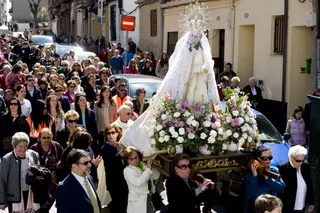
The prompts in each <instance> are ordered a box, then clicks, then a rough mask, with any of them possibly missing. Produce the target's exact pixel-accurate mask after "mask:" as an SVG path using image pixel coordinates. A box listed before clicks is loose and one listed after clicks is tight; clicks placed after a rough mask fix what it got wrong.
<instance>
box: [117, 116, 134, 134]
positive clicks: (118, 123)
mask: <svg viewBox="0 0 320 213" xmlns="http://www.w3.org/2000/svg"><path fill="white" fill-rule="evenodd" d="M113 124H115V125H117V126H118V127H121V128H122V130H123V132H125V131H126V130H127V129H128V128H129V127H130V126H131V125H132V124H133V121H132V120H128V122H127V123H123V122H122V121H121V120H120V117H118V119H117V120H116V121H115V122H113Z"/></svg>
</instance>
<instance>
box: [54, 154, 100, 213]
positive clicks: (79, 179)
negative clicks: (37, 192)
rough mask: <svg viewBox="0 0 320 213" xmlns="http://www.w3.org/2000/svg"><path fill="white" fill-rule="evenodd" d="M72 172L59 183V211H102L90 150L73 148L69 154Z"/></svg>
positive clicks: (57, 198) (83, 212)
mask: <svg viewBox="0 0 320 213" xmlns="http://www.w3.org/2000/svg"><path fill="white" fill-rule="evenodd" d="M67 161H68V165H70V169H71V173H70V174H69V175H68V176H67V177H66V178H65V179H64V180H63V181H62V182H61V183H60V184H59V186H58V188H57V194H56V207H57V213H70V212H77V213H100V212H101V204H100V200H99V198H98V195H97V193H96V190H95V187H94V184H93V181H92V177H91V176H89V173H90V168H91V159H90V155H89V153H88V152H86V151H84V150H79V149H73V150H72V151H71V152H70V153H69V155H68V160H67Z"/></svg>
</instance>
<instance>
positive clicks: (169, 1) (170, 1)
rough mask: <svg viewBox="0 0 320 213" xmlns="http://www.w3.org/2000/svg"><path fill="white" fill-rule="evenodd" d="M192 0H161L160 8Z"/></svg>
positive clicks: (192, 1) (191, 0) (203, 0)
mask: <svg viewBox="0 0 320 213" xmlns="http://www.w3.org/2000/svg"><path fill="white" fill-rule="evenodd" d="M198 1H199V2H205V1H209V0H198ZM211 1H212V0H211ZM213 1H218V0H213ZM194 2H195V1H194V0H161V7H162V8H168V7H176V6H180V5H185V4H190V3H194Z"/></svg>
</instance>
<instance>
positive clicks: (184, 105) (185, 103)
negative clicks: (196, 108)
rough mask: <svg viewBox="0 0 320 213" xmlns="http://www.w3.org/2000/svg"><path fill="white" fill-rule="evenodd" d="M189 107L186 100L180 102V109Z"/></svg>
mask: <svg viewBox="0 0 320 213" xmlns="http://www.w3.org/2000/svg"><path fill="white" fill-rule="evenodd" d="M189 107H190V102H189V101H188V100H187V99H184V100H182V101H181V108H183V109H187V108H189Z"/></svg>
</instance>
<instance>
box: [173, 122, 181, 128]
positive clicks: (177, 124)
mask: <svg viewBox="0 0 320 213" xmlns="http://www.w3.org/2000/svg"><path fill="white" fill-rule="evenodd" d="M174 127H176V128H178V127H180V122H179V121H178V120H175V121H174Z"/></svg>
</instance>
